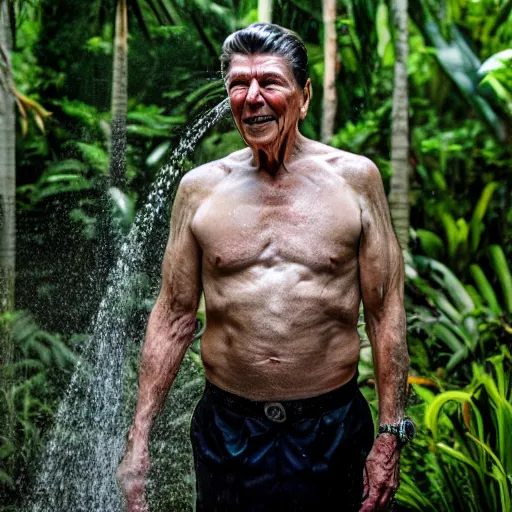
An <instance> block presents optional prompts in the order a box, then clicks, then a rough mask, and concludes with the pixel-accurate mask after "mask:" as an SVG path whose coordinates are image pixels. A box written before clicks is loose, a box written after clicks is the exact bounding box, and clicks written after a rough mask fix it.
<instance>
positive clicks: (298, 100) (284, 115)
mask: <svg viewBox="0 0 512 512" xmlns="http://www.w3.org/2000/svg"><path fill="white" fill-rule="evenodd" d="M226 87H227V90H228V94H229V100H230V103H231V110H232V112H233V117H234V119H235V123H236V125H237V127H238V129H239V131H240V133H241V134H242V137H243V138H244V139H245V141H246V142H247V143H248V144H249V145H250V146H256V147H265V146H270V145H274V144H275V143H276V142H277V143H278V144H280V142H281V141H284V140H286V138H287V135H289V133H290V131H291V130H295V127H296V125H297V121H298V120H299V119H300V118H301V119H303V118H304V117H305V115H306V112H307V102H306V99H307V95H305V93H304V91H303V90H302V89H301V88H300V86H299V85H298V84H297V81H296V80H295V77H294V75H293V72H292V70H291V68H290V66H289V64H288V62H287V61H286V60H285V59H284V58H283V57H281V56H280V55H272V54H270V55H269V54H260V55H239V54H237V55H234V56H233V58H232V60H231V65H230V67H229V70H228V73H227V77H226Z"/></svg>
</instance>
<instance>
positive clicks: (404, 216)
mask: <svg viewBox="0 0 512 512" xmlns="http://www.w3.org/2000/svg"><path fill="white" fill-rule="evenodd" d="M392 11H393V20H394V26H395V83H394V89H393V112H392V124H391V168H392V171H393V175H392V177H391V189H390V193H389V206H390V210H391V217H392V219H393V225H394V227H395V232H396V234H397V237H398V241H399V242H400V245H401V246H402V249H406V248H407V246H408V243H409V95H408V89H407V55H408V52H409V47H408V26H407V24H408V15H407V0H392Z"/></svg>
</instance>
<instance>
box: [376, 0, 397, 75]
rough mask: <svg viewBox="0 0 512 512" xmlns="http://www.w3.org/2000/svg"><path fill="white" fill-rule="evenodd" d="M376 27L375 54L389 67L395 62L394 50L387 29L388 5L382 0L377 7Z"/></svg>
mask: <svg viewBox="0 0 512 512" xmlns="http://www.w3.org/2000/svg"><path fill="white" fill-rule="evenodd" d="M376 27H377V40H378V44H377V54H378V55H379V57H380V58H381V59H382V64H383V66H385V67H391V66H393V65H394V63H395V51H394V48H393V41H392V40H391V33H390V30H389V11H388V6H387V5H386V3H385V2H382V1H381V2H380V3H379V7H378V8H377V19H376Z"/></svg>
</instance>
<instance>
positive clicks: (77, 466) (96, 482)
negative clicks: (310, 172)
mask: <svg viewBox="0 0 512 512" xmlns="http://www.w3.org/2000/svg"><path fill="white" fill-rule="evenodd" d="M228 108H229V104H228V100H224V101H222V102H221V103H220V104H219V105H217V106H216V107H215V108H213V109H212V110H210V111H209V112H208V113H207V114H206V115H204V116H203V117H202V118H201V119H200V120H198V121H197V122H196V123H194V124H193V125H192V126H191V127H190V128H189V129H187V130H186V131H185V133H184V135H183V137H182V138H181V141H180V143H179V145H178V147H177V148H176V150H174V152H173V153H172V156H171V159H170V163H169V164H168V165H166V166H165V167H163V168H162V169H161V171H160V172H159V174H158V177H157V179H156V181H155V183H154V185H153V187H152V189H151V192H150V194H149V197H148V201H147V203H146V205H145V206H144V207H143V208H142V210H141V211H140V212H139V213H138V214H137V217H136V218H135V221H134V224H133V226H132V229H131V231H130V233H129V234H128V235H127V237H126V239H125V241H124V243H123V244H122V246H121V247H120V251H119V257H118V260H117V263H116V265H115V266H114V268H113V269H112V270H111V272H110V275H109V279H108V284H107V291H106V293H105V295H104V297H103V299H102V301H101V303H100V306H99V309H98V312H97V314H96V317H95V319H94V321H93V324H92V328H91V333H92V334H91V336H90V337H89V338H88V341H87V344H86V346H84V347H83V350H82V357H81V362H80V363H79V364H78V365H77V367H76V370H75V372H74V374H73V376H72V378H71V382H70V384H69V387H68V389H67V391H66V394H65V396H64V398H63V400H62V401H61V403H60V405H59V408H58V411H57V413H56V417H55V422H54V427H53V430H52V432H51V435H50V440H49V442H48V444H47V447H46V450H45V453H44V455H43V459H42V466H41V470H40V472H39V474H38V478H37V481H36V484H35V488H34V489H33V491H32V493H31V498H30V502H29V506H28V510H30V511H31V512H57V511H58V512H68V511H69V512H71V511H73V512H81V511H84V512H85V511H87V512H120V511H121V510H122V500H121V496H120V493H119V490H118V488H117V485H116V482H115V471H116V468H117V464H118V462H119V460H120V458H121V456H122V452H123V449H124V439H125V428H124V425H123V424H122V421H121V413H122V408H123V366H124V360H125V348H126V347H125V345H126V341H127V339H128V338H129V333H128V332H127V325H128V320H129V304H128V302H129V299H130V298H131V297H132V295H133V287H134V279H135V276H136V273H137V271H138V270H140V267H141V265H142V264H143V262H144V261H145V256H146V251H147V250H148V245H149V244H148V243H146V242H147V240H148V238H149V236H150V234H151V232H152V230H153V229H154V226H155V223H156V221H157V220H158V219H159V218H161V216H162V215H164V212H165V208H166V207H167V206H168V203H169V201H170V198H171V197H172V195H173V193H174V191H175V189H176V186H177V184H178V182H179V180H180V178H181V177H182V175H183V174H184V172H183V170H182V169H183V162H184V159H185V157H186V156H187V155H188V154H190V153H191V152H192V151H193V149H194V148H195V146H196V145H197V143H198V142H199V140H200V139H201V137H202V136H203V135H204V134H205V133H206V131H207V130H208V129H209V128H210V127H211V126H213V125H214V124H215V123H216V122H217V121H218V120H219V119H220V118H221V117H223V116H224V115H225V113H226V112H227V111H228ZM157 448H158V447H157ZM157 451H158V450H157Z"/></svg>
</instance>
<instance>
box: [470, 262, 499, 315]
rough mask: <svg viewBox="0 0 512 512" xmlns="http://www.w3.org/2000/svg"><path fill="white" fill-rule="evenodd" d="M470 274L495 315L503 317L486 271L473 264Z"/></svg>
mask: <svg viewBox="0 0 512 512" xmlns="http://www.w3.org/2000/svg"><path fill="white" fill-rule="evenodd" d="M469 273H470V274H471V277H472V278H473V279H474V281H475V283H476V286H477V288H478V291H479V292H480V294H481V295H482V297H483V298H484V300H485V301H486V302H487V304H488V305H489V307H490V308H491V311H492V312H493V313H494V314H495V315H498V316H499V315H501V313H502V310H501V307H500V305H499V302H498V299H497V297H496V294H495V293H494V290H493V288H492V286H491V283H489V280H488V279H487V277H486V276H485V274H484V271H483V270H482V269H481V267H480V266H479V265H476V264H472V265H470V266H469Z"/></svg>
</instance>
